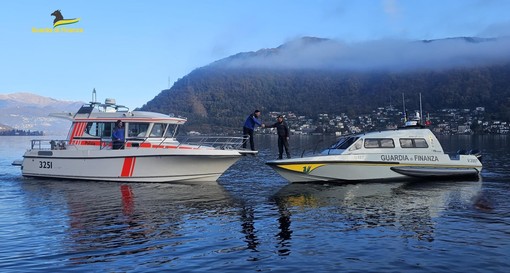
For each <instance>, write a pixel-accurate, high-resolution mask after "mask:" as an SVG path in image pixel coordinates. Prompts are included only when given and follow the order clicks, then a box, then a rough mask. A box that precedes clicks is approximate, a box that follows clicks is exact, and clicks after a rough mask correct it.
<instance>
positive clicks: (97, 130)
mask: <svg viewBox="0 0 510 273" xmlns="http://www.w3.org/2000/svg"><path fill="white" fill-rule="evenodd" d="M114 126H115V123H112V122H88V123H87V126H86V127H85V130H84V131H83V135H82V136H83V137H111V136H112V131H113V127H114Z"/></svg>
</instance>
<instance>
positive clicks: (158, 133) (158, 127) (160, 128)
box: [150, 123, 166, 137]
mask: <svg viewBox="0 0 510 273" xmlns="http://www.w3.org/2000/svg"><path fill="white" fill-rule="evenodd" d="M165 129H166V124H164V123H155V124H154V125H153V126H152V130H151V134H150V137H163V133H165Z"/></svg>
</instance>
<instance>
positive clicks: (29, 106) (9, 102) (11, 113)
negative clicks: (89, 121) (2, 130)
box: [0, 93, 83, 136]
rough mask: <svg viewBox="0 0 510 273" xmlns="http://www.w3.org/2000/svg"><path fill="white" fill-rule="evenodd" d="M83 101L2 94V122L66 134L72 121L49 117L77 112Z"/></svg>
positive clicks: (26, 128) (21, 128) (23, 94)
mask: <svg viewBox="0 0 510 273" xmlns="http://www.w3.org/2000/svg"><path fill="white" fill-rule="evenodd" d="M82 104H83V102H76V101H61V100H56V99H53V98H48V97H43V96H38V95H35V94H31V93H12V94H0V124H5V125H7V126H9V127H12V128H14V129H19V130H32V131H34V130H35V131H43V132H44V133H45V134H46V135H59V136H62V135H65V134H67V132H68V130H69V126H70V123H69V121H67V120H61V119H56V118H52V117H49V116H48V115H49V114H50V113H57V112H75V111H77V110H78V109H79V108H80V106H81V105H82Z"/></svg>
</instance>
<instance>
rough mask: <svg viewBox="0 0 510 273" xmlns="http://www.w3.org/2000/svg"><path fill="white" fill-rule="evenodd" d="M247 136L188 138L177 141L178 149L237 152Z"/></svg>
mask: <svg viewBox="0 0 510 273" xmlns="http://www.w3.org/2000/svg"><path fill="white" fill-rule="evenodd" d="M248 139H249V136H245V137H233V136H189V137H185V138H182V139H179V144H178V145H177V149H179V148H185V147H186V148H188V147H189V146H195V147H197V148H206V147H209V148H215V149H222V150H237V149H240V148H241V147H242V145H243V143H245V142H246V141H247V140H248Z"/></svg>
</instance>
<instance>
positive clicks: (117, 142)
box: [112, 119, 125, 150]
mask: <svg viewBox="0 0 510 273" xmlns="http://www.w3.org/2000/svg"><path fill="white" fill-rule="evenodd" d="M112 140H113V145H112V148H113V149H114V150H119V149H124V140H125V138H124V126H123V123H122V121H121V120H120V119H119V120H117V122H115V129H113V134H112Z"/></svg>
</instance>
